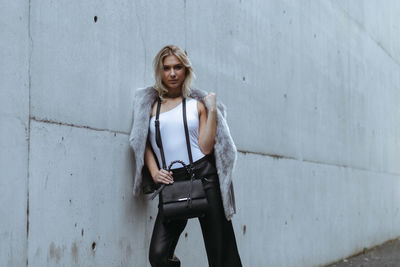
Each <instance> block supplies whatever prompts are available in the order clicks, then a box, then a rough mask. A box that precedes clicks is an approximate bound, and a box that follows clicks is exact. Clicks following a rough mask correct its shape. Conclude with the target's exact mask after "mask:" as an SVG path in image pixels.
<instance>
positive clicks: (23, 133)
mask: <svg viewBox="0 0 400 267" xmlns="http://www.w3.org/2000/svg"><path fill="white" fill-rule="evenodd" d="M28 13H29V4H28V2H27V1H11V2H8V1H2V2H1V3H0V58H1V61H0V266H7V267H8V266H9V267H14V266H25V265H26V238H27V176H28V172H27V170H28V167H27V166H28V118H29V73H28V72H29V36H28V34H29V31H28V29H29V27H28V25H29V22H28V17H29V15H28Z"/></svg>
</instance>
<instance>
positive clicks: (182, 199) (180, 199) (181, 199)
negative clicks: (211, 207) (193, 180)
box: [178, 197, 188, 201]
mask: <svg viewBox="0 0 400 267" xmlns="http://www.w3.org/2000/svg"><path fill="white" fill-rule="evenodd" d="M187 199H188V198H187V197H184V198H179V199H178V201H185V200H187Z"/></svg>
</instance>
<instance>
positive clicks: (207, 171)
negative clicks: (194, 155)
mask: <svg viewBox="0 0 400 267" xmlns="http://www.w3.org/2000/svg"><path fill="white" fill-rule="evenodd" d="M171 171H172V176H173V178H174V181H182V180H186V179H190V175H189V173H188V171H193V173H194V174H195V177H196V178H203V177H212V176H216V175H217V169H216V167H215V166H214V162H213V157H212V155H205V156H204V157H202V158H200V159H199V160H197V161H195V162H193V166H192V169H190V166H189V165H187V166H186V167H180V168H175V169H171Z"/></svg>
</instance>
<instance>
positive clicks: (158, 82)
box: [153, 45, 196, 98]
mask: <svg viewBox="0 0 400 267" xmlns="http://www.w3.org/2000/svg"><path fill="white" fill-rule="evenodd" d="M171 55H174V56H176V57H177V58H178V59H179V60H180V61H181V62H182V64H183V65H184V66H185V69H186V77H185V81H184V82H183V84H182V95H183V96H184V97H188V96H189V95H190V93H191V87H190V86H191V84H192V81H193V80H194V78H195V77H196V76H195V74H194V71H193V68H192V64H191V63H190V60H189V58H188V56H187V54H186V52H185V51H184V50H183V49H182V48H180V47H179V46H176V45H166V46H164V47H163V48H162V49H161V50H160V51H159V52H158V53H157V55H156V56H155V58H154V60H153V68H154V78H155V84H154V88H155V89H156V90H157V91H158V95H159V96H160V97H161V98H162V97H163V95H164V94H166V93H168V89H167V88H166V87H165V86H164V84H163V82H162V78H161V73H162V71H163V67H164V65H163V63H164V59H165V57H167V56H171Z"/></svg>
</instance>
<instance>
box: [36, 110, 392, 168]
mask: <svg viewBox="0 0 400 267" xmlns="http://www.w3.org/2000/svg"><path fill="white" fill-rule="evenodd" d="M30 119H31V120H34V121H37V122H42V123H48V124H58V125H63V126H70V127H76V128H84V129H89V130H94V131H103V132H110V133H119V134H126V135H129V133H127V132H123V131H115V130H110V129H102V128H95V127H90V126H84V125H76V124H72V123H65V122H58V121H51V120H48V119H38V118H36V117H35V116H31V117H30ZM238 152H240V153H245V154H246V153H248V154H255V155H260V156H267V157H271V158H275V159H281V158H282V159H289V160H297V161H303V162H309V163H315V164H321V165H328V166H336V167H342V168H350V169H356V170H362V171H369V172H375V173H381V174H390V175H396V176H400V173H391V172H380V171H376V170H370V169H366V168H360V167H354V166H347V165H343V164H334V163H327V162H320V161H315V160H308V159H298V158H295V157H288V156H284V155H277V154H268V153H261V152H253V151H247V150H239V149H238Z"/></svg>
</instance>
